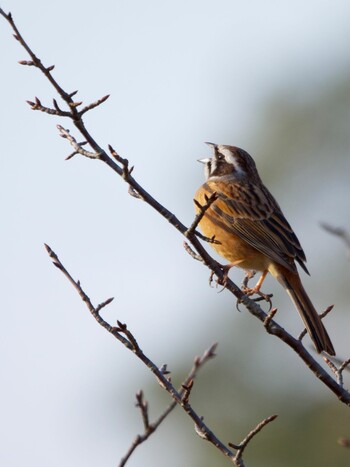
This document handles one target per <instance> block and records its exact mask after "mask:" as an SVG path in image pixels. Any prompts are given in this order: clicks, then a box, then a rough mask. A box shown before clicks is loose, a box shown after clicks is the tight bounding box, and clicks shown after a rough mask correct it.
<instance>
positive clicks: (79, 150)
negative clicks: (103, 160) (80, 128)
mask: <svg viewBox="0 0 350 467" xmlns="http://www.w3.org/2000/svg"><path fill="white" fill-rule="evenodd" d="M57 128H58V131H59V132H60V136H61V137H62V138H65V139H67V140H68V141H69V142H70V144H71V145H72V146H73V148H74V149H75V151H74V152H73V153H72V154H70V155H69V156H68V157H66V160H68V159H71V158H72V157H73V156H74V155H75V154H81V155H82V156H85V157H88V158H89V159H99V158H100V155H101V154H100V153H95V152H91V151H86V149H83V148H82V145H83V144H87V142H86V141H84V142H83V143H78V142H77V140H76V139H75V138H74V136H72V135H71V134H70V132H69V130H66V129H65V128H63V126H61V125H57Z"/></svg>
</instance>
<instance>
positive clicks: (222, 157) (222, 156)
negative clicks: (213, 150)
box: [217, 152, 225, 161]
mask: <svg viewBox="0 0 350 467" xmlns="http://www.w3.org/2000/svg"><path fill="white" fill-rule="evenodd" d="M224 159H225V157H224V155H223V154H221V152H218V153H217V160H218V161H222V160H224Z"/></svg>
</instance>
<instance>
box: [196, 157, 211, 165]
mask: <svg viewBox="0 0 350 467" xmlns="http://www.w3.org/2000/svg"><path fill="white" fill-rule="evenodd" d="M210 161H211V159H210V158H209V157H206V158H205V159H197V162H200V163H201V164H208V162H210Z"/></svg>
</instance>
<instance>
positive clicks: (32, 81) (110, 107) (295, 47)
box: [0, 0, 350, 467]
mask: <svg viewBox="0 0 350 467" xmlns="http://www.w3.org/2000/svg"><path fill="white" fill-rule="evenodd" d="M2 8H3V9H5V11H7V10H8V9H10V10H11V12H12V13H13V16H14V19H15V21H16V23H17V25H18V27H19V29H20V31H21V32H22V34H23V35H24V37H25V39H26V40H27V41H28V43H29V44H30V45H31V46H32V47H33V49H34V51H35V52H36V53H37V54H38V55H39V56H40V57H41V58H42V59H43V61H44V63H45V64H46V65H51V64H55V65H56V69H55V72H54V73H55V76H56V77H57V78H58V79H59V80H60V82H61V83H62V84H63V86H64V87H65V88H66V89H67V90H68V91H73V90H75V89H79V94H78V96H77V98H78V99H83V100H84V102H85V103H88V102H90V101H91V100H95V99H96V98H98V97H101V96H103V95H105V94H107V93H108V94H109V93H110V94H111V97H110V99H109V100H108V101H107V103H106V104H105V105H104V106H102V107H101V108H99V109H97V110H95V111H94V112H92V113H90V114H88V115H86V118H85V121H86V123H87V126H88V128H89V129H90V130H91V132H92V133H93V135H94V137H95V138H96V139H97V140H98V141H99V142H100V143H101V144H102V145H103V146H104V147H106V146H107V144H108V143H110V144H112V145H113V146H114V147H115V148H116V149H117V150H118V152H120V154H121V155H123V156H124V157H127V158H129V159H130V161H131V162H132V164H133V165H135V176H136V177H137V179H138V180H139V181H140V182H141V183H143V184H144V186H145V188H149V189H150V191H151V193H152V194H153V195H154V196H155V197H157V198H158V199H159V201H160V202H162V203H164V204H165V205H166V206H167V207H168V208H169V209H173V210H174V211H175V213H176V214H177V215H178V216H179V218H180V219H181V220H182V221H184V222H187V223H189V222H191V220H192V217H193V208H192V196H193V193H194V191H195V190H196V188H197V186H198V185H199V184H200V183H201V182H202V180H203V174H202V168H201V167H199V166H198V164H197V163H196V160H197V159H198V158H199V157H201V156H203V155H205V154H207V151H208V150H207V148H206V147H205V146H204V145H203V142H204V141H214V142H217V143H226V144H236V145H239V146H242V147H244V148H245V149H247V150H248V151H249V152H252V153H253V155H254V157H255V158H256V160H257V162H258V165H259V163H260V164H261V163H262V162H261V161H262V159H261V158H260V162H259V157H260V156H259V149H258V147H257V146H256V141H255V140H252V134H253V133H254V135H255V132H256V131H257V130H258V128H260V127H261V126H262V123H266V122H262V119H263V118H264V115H265V114H264V112H265V105H266V103H267V102H268V100H269V99H270V96H272V95H274V94H275V93H283V92H285V93H286V96H289V97H290V94H289V93H293V92H295V91H296V90H298V92H297V93H295V102H296V103H298V101H303V100H308V99H315V96H316V99H317V93H318V92H319V90H320V89H324V87H327V86H328V85H329V84H328V83H329V82H331V80H332V77H333V76H335V75H339V74H341V72H342V70H348V69H349V65H350V55H349V46H348V44H349V40H350V29H349V17H350V4H349V2H347V1H319V0H318V1H316V0H314V1H308V2H305V1H301V0H300V1H299V0H294V1H293V2H287V1H280V2H276V1H272V0H270V1H264V2H261V1H258V0H255V1H248V2H241V1H235V0H230V1H229V0H225V1H224V0H219V1H216V2H212V1H207V0H205V1H203V0H200V1H199V0H195V1H184V0H180V1H176V2H170V1H160V0H157V1H152V0H151V1H147V2H144V1H141V0H128V1H126V0H125V1H121V0H115V1H113V2H110V1H104V0H102V1H100V2H98V3H97V4H96V2H94V3H90V4H89V3H88V2H83V1H81V0H77V1H73V2H72V1H67V0H62V1H60V2H59V3H57V2H56V3H52V2H44V1H43V0H40V1H38V0H36V1H35V0H34V1H30V2H28V1H24V0H22V1H20V0H13V1H11V2H9V1H4V2H3V4H2ZM0 43H1V44H2V47H1V63H2V66H1V68H2V73H1V83H2V84H1V86H0V93H1V108H0V113H1V143H2V151H1V152H2V156H1V171H0V174H1V180H0V193H1V200H2V203H1V205H2V219H3V226H2V229H1V242H0V245H1V263H2V267H1V284H2V297H1V298H2V300H1V301H2V308H3V312H2V314H3V318H2V326H1V341H0V342H1V344H0V345H1V351H0V355H1V368H2V375H3V383H2V386H1V389H0V393H1V397H0V400H1V405H2V408H1V414H2V416H1V424H0V433H1V438H2V440H3V448H2V449H1V450H0V463H1V465H4V466H5V465H6V467H17V466H18V465H23V464H24V463H25V465H26V466H28V467H32V466H43V465H47V466H50V467H56V466H57V467H59V466H60V467H61V466H63V465H64V466H65V467H73V466H74V467H77V466H84V467H93V466H96V465H104V466H110V465H116V462H117V460H118V459H119V458H120V456H121V455H122V454H123V453H124V452H125V450H126V449H127V447H128V445H129V444H130V442H131V439H132V438H133V436H134V435H135V434H136V433H137V432H138V431H139V430H140V427H141V423H140V421H139V420H138V414H137V413H136V410H135V409H134V399H133V397H134V396H133V395H134V393H135V392H136V391H137V390H139V389H140V387H143V386H145V385H148V387H152V384H154V382H153V380H152V379H151V377H150V376H149V375H148V374H147V372H146V371H145V370H143V369H142V367H141V365H140V364H138V362H136V361H135V359H134V357H133V355H131V354H130V355H129V354H128V353H127V352H126V351H125V350H123V349H122V348H121V346H118V344H116V343H115V342H114V341H113V339H112V338H110V337H109V336H108V335H106V333H105V332H104V331H103V330H102V329H99V327H98V326H97V324H95V322H94V321H93V320H92V319H91V318H90V316H89V315H88V312H87V310H86V309H85V308H84V306H83V304H82V303H81V302H80V300H79V298H78V296H77V294H76V293H75V292H74V291H73V289H72V288H71V287H70V285H69V284H68V282H67V281H66V280H65V279H64V278H63V276H62V275H60V274H59V272H58V271H57V270H56V269H55V268H54V267H53V266H51V264H50V262H49V259H48V257H47V255H46V253H45V251H44V248H43V243H44V242H46V243H48V244H49V245H51V246H52V248H53V249H54V250H55V251H56V252H57V254H58V255H59V256H60V258H61V259H62V261H63V263H64V264H65V265H66V266H67V268H68V269H69V271H70V272H71V273H72V275H73V276H74V277H77V278H79V279H80V280H81V281H82V284H83V286H84V287H85V289H86V292H87V293H88V295H89V296H90V297H91V298H92V299H93V301H94V302H95V303H100V302H101V301H102V300H104V299H106V298H107V297H110V296H115V297H116V300H115V302H114V303H113V305H112V306H111V307H110V308H109V311H105V315H106V316H108V317H109V319H110V320H111V321H113V320H116V319H117V318H118V319H120V320H122V321H125V322H127V323H128V325H129V326H130V328H131V329H132V330H133V331H134V332H135V335H136V336H137V337H138V338H139V340H140V343H141V344H142V347H143V348H144V350H145V352H146V353H148V354H149V355H150V356H151V357H152V358H154V359H155V360H157V361H158V363H159V364H161V363H164V362H167V363H169V364H170V366H171V367H172V368H176V366H177V365H183V363H180V362H182V359H183V360H184V361H186V362H187V366H188V367H190V366H191V361H192V358H193V357H194V355H196V354H199V353H200V352H202V351H203V350H204V349H205V348H206V347H207V346H208V345H209V344H211V343H212V342H213V341H214V340H218V339H220V336H219V335H218V333H216V331H217V329H216V327H215V326H216V324H215V323H214V322H213V316H207V315H203V313H202V308H203V304H204V303H206V306H207V307H212V308H215V310H216V319H218V315H219V313H220V307H224V306H226V307H227V306H228V303H229V301H230V300H231V298H230V297H228V296H227V295H225V294H219V295H217V294H216V293H214V292H213V290H212V289H210V288H209V287H207V276H208V271H206V270H205V269H204V268H202V267H201V266H200V265H198V264H196V263H195V262H194V261H193V260H191V259H190V258H189V257H188V256H187V255H186V254H185V253H184V251H183V249H182V239H181V238H180V236H179V235H178V234H177V233H176V232H175V231H172V230H171V229H170V228H169V226H168V225H167V223H166V222H164V221H163V220H162V219H161V218H160V217H159V216H157V215H156V214H155V213H153V212H152V211H151V210H150V208H148V207H147V206H145V205H144V204H143V203H141V202H139V201H137V200H135V199H133V198H131V197H130V196H128V194H127V187H126V186H125V185H124V184H123V182H122V181H121V180H120V179H119V178H117V177H116V176H115V175H114V174H113V173H112V172H111V171H108V170H107V168H106V167H104V166H103V165H102V164H99V163H98V162H94V161H90V160H86V159H82V158H79V157H76V158H74V159H73V160H72V161H70V162H65V161H64V157H65V156H66V155H68V154H69V153H70V152H71V148H70V147H69V146H68V145H67V142H66V141H64V140H62V139H61V138H59V137H58V133H57V130H56V124H57V123H60V124H61V125H63V126H66V125H69V122H68V121H59V120H58V119H57V118H56V117H49V116H47V115H42V114H39V113H34V112H32V111H31V110H30V108H29V107H28V106H27V104H26V103H25V100H27V99H29V100H32V99H33V98H34V96H38V97H40V99H41V100H42V102H43V103H44V104H48V105H49V104H50V99H51V98H52V97H54V94H53V91H52V89H50V87H49V86H48V83H46V81H45V79H44V77H43V76H40V74H39V73H38V72H37V71H36V70H34V69H32V68H25V67H20V66H19V65H17V61H18V60H21V59H26V58H27V57H26V54H25V53H24V51H22V50H21V49H20V47H19V45H18V44H17V43H16V41H15V40H14V39H13V38H12V32H11V30H10V28H9V27H8V25H7V24H6V23H5V21H4V20H3V19H2V18H1V19H0ZM55 97H56V96H55ZM70 127H71V126H70ZM78 139H79V138H78ZM339 170H340V172H341V168H340V169H339ZM336 176H337V175H336ZM344 186H345V185H341V187H340V188H339V190H340V191H337V190H336V189H334V190H333V193H334V196H335V197H337V196H339V193H342V195H344V197H346V192H345V191H344V190H345V188H344ZM279 189H280V188H278V186H277V187H276V190H279ZM300 189H302V187H300ZM295 191H296V192H297V191H299V187H295ZM347 194H348V192H347ZM317 196H319V200H321V199H322V195H317ZM310 197H311V198H312V194H310ZM327 199H329V197H327ZM287 204H288V202H287ZM291 204H292V203H289V208H290V212H291V215H292V216H295V218H298V215H297V208H298V206H292V205H291ZM317 204H318V205H319V204H320V203H317V199H315V200H314V203H313V204H312V205H310V206H309V210H314V209H317V208H316V207H315V206H317ZM317 212H318V213H322V207H321V208H320V211H317ZM332 216H333V217H331V220H332V221H334V222H335V223H341V220H342V219H344V216H341V215H340V216H339V217H337V214H336V213H335V212H334V211H333V212H332ZM315 217H316V216H315ZM298 219H299V220H298V221H295V222H297V223H298V222H299V232H300V230H302V229H303V224H304V218H303V219H301V218H300V217H299V218H298ZM317 220H318V219H315V222H317ZM348 225H349V221H348ZM311 228H312V227H311ZM313 228H314V229H315V230H314V231H312V232H315V231H316V229H317V228H318V227H317V226H316V227H315V226H314V227H313ZM312 235H313V234H312V233H311V234H310V231H308V228H307V227H305V232H301V235H299V236H302V237H303V243H305V242H306V245H307V248H306V250H307V252H308V253H309V252H311V255H312V256H313V257H314V259H312V258H311V259H310V261H311V262H313V263H314V264H316V263H317V259H316V258H315V257H316V256H317V253H316V250H315V249H313V243H314V242H313V241H312ZM310 236H311V237H310ZM308 256H310V254H308ZM240 277H241V273H237V272H234V279H235V280H237V281H239V280H240ZM133 278H135V279H136V280H137V284H138V287H137V290H136V291H135V289H134V286H133ZM308 283H309V284H310V287H311V289H312V287H315V286H313V285H312V282H310V280H309V282H308ZM327 304H328V303H327ZM228 316H229V314H228V313H227V314H224V315H223V318H222V319H228ZM294 318H295V316H294V317H293V318H292V319H294ZM230 319H232V316H231V317H230ZM239 319H241V315H237V316H236V315H235V327H237V326H239V325H240V322H239ZM184 320H186V326H185V327H184V324H183V323H184ZM250 322H251V320H250V321H248V322H247V323H245V324H243V325H242V326H243V327H244V329H247V328H249V325H250ZM209 323H210V324H209ZM231 324H232V323H231V322H229V323H228V324H227V326H230V325H231ZM191 330H193V331H191ZM332 330H333V332H335V328H333V329H332ZM259 331H260V332H262V331H261V330H259ZM339 339H340V341H341V339H342V337H341V336H340V337H339ZM266 340H268V337H266ZM223 345H225V344H223ZM261 345H265V341H264V344H261ZM267 345H269V344H267ZM280 345H281V344H280ZM219 349H220V347H219ZM269 349H270V348H269ZM270 350H271V349H270ZM272 354H273V352H272ZM292 365H293V364H292ZM182 368H183V367H182ZM268 371H269V370H268ZM312 390H313V389H310V391H312ZM316 393H317V390H316ZM100 401H102V402H100ZM159 436H160V437H161V435H159ZM159 439H162V440H163V441H162V445H163V446H164V449H166V448H167V446H166V442H167V440H166V439H164V438H159ZM152 443H154V444H152ZM155 446H156V442H155V441H154V440H152V442H150V443H149V445H148V446H145V447H141V448H140V450H139V452H137V453H136V454H135V459H134V460H133V461H131V462H130V466H133V465H135V466H136V465H142V466H143V467H147V466H154V465H164V464H162V462H161V454H160V453H159V452H158V454H157V455H158V457H157V458H156V460H155V458H154V455H155V453H154V447H155ZM179 456H181V454H179ZM170 457H171V456H170ZM181 462H182V461H181V458H180V457H176V458H173V459H171V458H168V459H167V463H166V465H167V466H169V467H175V466H179V465H184V464H182V463H181Z"/></svg>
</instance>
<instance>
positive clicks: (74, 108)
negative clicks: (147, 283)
mask: <svg viewBox="0 0 350 467" xmlns="http://www.w3.org/2000/svg"><path fill="white" fill-rule="evenodd" d="M0 14H1V15H2V16H3V17H4V18H5V19H6V20H7V21H8V22H9V24H10V25H11V27H12V28H13V30H14V32H15V34H14V36H15V38H16V39H17V40H18V41H19V43H20V44H21V45H22V46H23V47H24V49H25V50H26V51H27V52H28V54H29V55H30V58H31V61H30V62H28V63H25V62H23V61H22V64H26V65H28V66H32V67H35V68H38V69H39V70H40V71H41V72H42V73H43V74H44V75H45V77H46V78H47V79H48V80H49V81H50V83H51V84H52V86H53V87H54V88H55V90H56V91H57V93H58V94H59V96H60V97H61V99H62V100H63V102H64V103H65V104H66V106H67V110H66V111H65V112H68V114H69V118H70V119H71V120H72V122H73V124H74V125H75V127H76V128H77V129H78V130H79V132H80V134H81V135H82V136H83V139H84V143H85V142H87V143H88V144H89V145H90V148H91V150H92V151H86V152H85V150H82V148H81V146H82V143H80V144H79V143H77V140H76V139H75V138H73V137H72V136H71V135H70V133H69V130H65V129H63V127H60V132H61V133H62V132H64V134H65V135H66V136H65V137H66V138H67V139H68V141H69V142H70V144H72V146H73V148H74V153H73V154H76V153H78V154H81V155H84V156H86V157H93V158H96V159H98V160H100V161H102V162H104V163H105V164H107V165H108V166H109V167H110V168H111V169H112V170H113V171H115V172H116V173H117V174H118V175H120V176H121V177H122V178H123V179H124V180H125V182H126V183H127V184H128V185H129V187H130V189H129V192H130V194H132V195H133V196H136V197H138V198H140V199H142V200H143V201H145V202H146V203H147V204H149V205H150V206H151V207H152V208H153V209H155V210H156V211H157V212H158V213H159V214H160V215H161V216H162V217H164V218H165V219H166V220H167V221H168V222H169V223H170V224H171V225H172V226H173V227H174V228H176V229H177V230H178V231H179V232H180V233H181V234H182V235H184V236H185V237H186V238H187V242H188V245H191V247H190V248H189V249H187V251H190V250H192V251H193V249H194V250H195V252H196V253H195V254H194V255H193V256H194V257H196V259H201V260H202V262H203V263H204V264H205V265H206V266H207V267H208V268H209V269H210V270H211V271H212V273H213V274H215V275H216V276H217V278H218V280H219V281H221V282H222V281H225V288H226V290H228V291H230V292H231V293H232V294H233V295H234V296H235V297H236V298H237V299H238V300H239V302H240V303H242V304H243V305H244V306H245V307H246V308H247V309H248V310H249V312H250V313H251V314H252V315H254V316H255V317H256V318H258V319H259V320H260V321H261V322H262V323H263V324H264V325H265V328H266V330H267V331H268V332H269V333H270V334H272V335H274V336H276V337H278V338H279V339H281V340H282V341H283V342H284V343H285V344H287V345H288V346H289V347H290V348H292V349H293V350H294V351H295V352H296V353H297V354H298V355H299V357H300V358H301V359H302V360H303V361H304V362H305V364H306V366H307V367H308V368H309V369H310V371H312V372H313V374H314V375H315V376H316V377H317V378H318V379H319V380H320V381H322V382H323V383H324V384H325V385H326V386H327V387H328V388H329V389H330V390H331V391H332V392H333V393H334V394H335V395H336V396H337V398H338V399H339V400H340V401H342V402H344V403H345V404H346V405H350V394H349V392H348V391H346V390H345V389H344V388H343V387H342V386H341V385H340V384H339V383H338V381H336V380H335V379H333V377H332V376H331V375H330V374H328V373H327V372H326V370H325V369H324V368H323V367H322V366H321V365H320V364H319V363H318V362H317V361H316V360H315V358H314V357H313V356H312V355H311V354H310V353H309V352H308V351H307V350H306V348H305V347H304V345H303V343H302V342H301V339H296V338H294V337H293V336H291V335H290V334H289V333H288V332H287V331H286V330H285V329H284V328H282V327H281V326H279V324H278V323H277V322H276V321H275V320H274V319H273V318H274V316H273V315H272V313H271V312H270V313H269V314H267V313H265V312H264V311H263V310H262V308H261V307H260V306H259V305H258V304H257V303H256V302H255V301H254V300H251V299H250V298H249V297H248V296H247V295H245V294H244V293H243V292H242V290H241V289H240V288H239V287H238V286H237V285H236V284H235V283H234V282H232V281H231V280H230V279H229V278H227V276H226V274H225V271H223V269H222V267H221V266H220V265H219V264H218V263H217V262H216V261H215V260H214V259H213V258H212V257H211V256H210V255H209V254H208V253H207V251H206V250H205V249H204V247H203V245H202V244H201V242H200V241H199V239H198V236H197V234H198V233H197V231H195V227H196V226H197V225H198V222H199V221H200V219H199V220H198V217H196V219H195V221H194V222H193V224H192V226H191V227H189V228H188V227H186V226H185V225H184V224H183V223H182V222H181V221H180V220H179V219H178V218H177V217H176V216H175V215H174V214H173V213H172V212H171V211H169V210H168V209H166V208H165V207H164V206H163V205H162V204H160V203H159V202H158V201H157V200H156V199H155V198H153V197H152V196H151V195H150V194H149V193H148V192H147V191H146V190H145V189H144V188H143V187H142V186H141V185H140V184H139V183H138V182H137V181H136V179H135V178H134V177H133V172H132V168H130V166H129V161H128V160H127V159H125V158H123V157H121V156H119V155H118V154H117V152H116V151H115V150H114V149H113V148H111V147H110V150H111V153H112V156H113V158H111V157H110V156H109V155H108V154H107V152H106V151H105V150H103V149H102V147H101V146H100V145H99V144H98V143H97V142H96V141H95V139H94V138H93V137H92V135H91V134H90V132H89V131H88V130H87V129H86V127H85V124H84V122H83V119H82V112H83V113H86V112H87V111H88V110H91V109H93V108H96V107H97V106H98V105H100V104H101V103H102V102H104V101H105V100H106V98H107V96H105V97H103V98H101V99H100V100H99V101H96V103H95V104H90V105H88V106H86V107H84V108H83V109H82V110H81V111H79V110H78V107H79V106H80V105H81V102H80V101H73V99H72V98H73V96H75V94H76V92H77V91H73V92H71V93H69V92H66V91H64V89H63V88H62V87H61V86H60V85H59V84H58V82H57V81H56V80H55V78H54V77H53V76H52V70H53V66H52V65H51V66H48V67H45V66H44V65H43V64H42V62H41V60H40V59H39V58H38V57H37V56H36V55H35V54H34V52H33V51H32V50H31V48H30V47H29V46H28V44H27V43H26V42H25V41H24V39H23V37H22V35H21V34H20V32H19V31H18V29H17V27H16V25H15V23H14V21H13V18H12V16H11V14H10V13H9V14H6V13H4V11H3V10H1V9H0ZM54 102H56V101H54ZM31 104H32V103H31ZM33 104H34V105H35V106H37V109H36V110H41V107H42V104H41V102H40V100H39V99H38V100H37V101H36V102H35V103H33ZM54 108H55V109H56V110H58V109H60V108H59V106H58V105H57V103H56V104H54ZM45 109H46V107H45ZM43 111H45V110H43ZM46 113H48V112H46ZM49 114H50V112H49ZM54 115H57V114H56V113H55V114H54ZM62 116H65V117H67V116H68V115H67V114H64V115H62ZM62 134H63V133H62ZM68 135H69V136H68ZM71 156H72V155H71ZM208 202H209V200H208ZM213 202H214V201H213ZM204 209H205V207H203V210H204ZM206 240H208V239H206ZM209 240H212V241H215V239H209ZM195 255H196V256H195Z"/></svg>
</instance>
